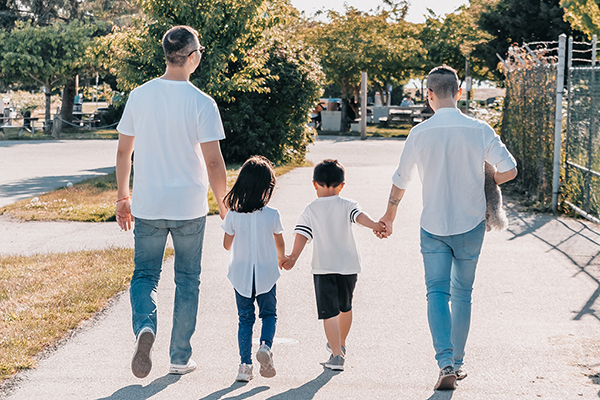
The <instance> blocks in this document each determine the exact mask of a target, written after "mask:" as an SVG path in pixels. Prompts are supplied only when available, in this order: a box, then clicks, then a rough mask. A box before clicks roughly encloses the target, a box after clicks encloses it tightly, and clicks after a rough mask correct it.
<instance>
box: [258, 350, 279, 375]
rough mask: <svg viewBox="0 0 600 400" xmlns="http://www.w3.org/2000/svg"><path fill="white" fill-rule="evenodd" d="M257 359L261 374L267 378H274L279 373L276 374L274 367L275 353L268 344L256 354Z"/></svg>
mask: <svg viewBox="0 0 600 400" xmlns="http://www.w3.org/2000/svg"><path fill="white" fill-rule="evenodd" d="M256 359H257V360H258V362H259V363H260V374H261V375H262V376H264V377H265V378H272V377H274V376H275V374H276V373H277V372H275V366H274V365H273V353H272V352H271V349H270V348H269V346H267V345H266V344H264V343H263V344H261V345H260V348H259V349H258V351H257V352H256Z"/></svg>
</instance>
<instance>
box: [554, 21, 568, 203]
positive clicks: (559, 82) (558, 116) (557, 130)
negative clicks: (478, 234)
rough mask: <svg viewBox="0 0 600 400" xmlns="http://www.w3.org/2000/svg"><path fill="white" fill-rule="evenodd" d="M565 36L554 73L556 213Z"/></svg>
mask: <svg viewBox="0 0 600 400" xmlns="http://www.w3.org/2000/svg"><path fill="white" fill-rule="evenodd" d="M566 42H567V35H565V34H564V33H563V34H561V35H560V36H559V37H558V69H557V71H556V113H555V117H554V170H553V174H552V211H554V212H557V211H558V192H559V189H560V149H561V142H562V98H563V91H564V88H565V53H566V51H565V50H566V49H565V47H566V46H565V45H566Z"/></svg>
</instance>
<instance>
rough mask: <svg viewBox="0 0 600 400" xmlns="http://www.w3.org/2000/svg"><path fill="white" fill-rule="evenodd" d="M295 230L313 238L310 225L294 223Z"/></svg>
mask: <svg viewBox="0 0 600 400" xmlns="http://www.w3.org/2000/svg"><path fill="white" fill-rule="evenodd" d="M295 231H299V232H304V233H306V234H307V235H309V236H310V238H311V239H313V234H312V229H310V227H308V226H306V225H296V228H295V229H294V232H295Z"/></svg>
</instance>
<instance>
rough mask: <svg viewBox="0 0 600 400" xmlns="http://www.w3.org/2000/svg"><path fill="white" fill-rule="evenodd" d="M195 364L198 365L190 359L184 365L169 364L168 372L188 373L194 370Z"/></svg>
mask: <svg viewBox="0 0 600 400" xmlns="http://www.w3.org/2000/svg"><path fill="white" fill-rule="evenodd" d="M197 366H198V365H197V364H196V362H195V361H194V360H192V359H190V360H189V361H188V363H187V364H186V365H179V364H171V366H170V367H169V373H170V374H175V375H185V374H189V373H190V372H194V371H195V370H196V367H197Z"/></svg>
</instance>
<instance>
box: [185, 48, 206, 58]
mask: <svg viewBox="0 0 600 400" xmlns="http://www.w3.org/2000/svg"><path fill="white" fill-rule="evenodd" d="M205 49H206V47H204V46H200V47H198V48H197V49H195V50H192V51H191V52H190V54H188V57H189V56H191V55H192V54H194V53H195V52H199V53H200V55H202V53H204V50H205Z"/></svg>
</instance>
